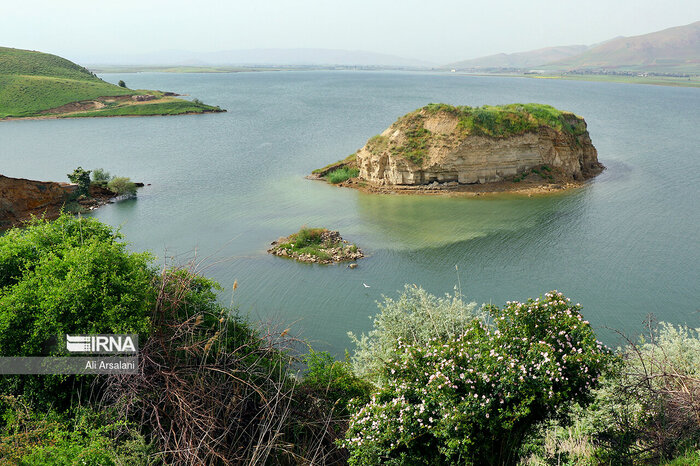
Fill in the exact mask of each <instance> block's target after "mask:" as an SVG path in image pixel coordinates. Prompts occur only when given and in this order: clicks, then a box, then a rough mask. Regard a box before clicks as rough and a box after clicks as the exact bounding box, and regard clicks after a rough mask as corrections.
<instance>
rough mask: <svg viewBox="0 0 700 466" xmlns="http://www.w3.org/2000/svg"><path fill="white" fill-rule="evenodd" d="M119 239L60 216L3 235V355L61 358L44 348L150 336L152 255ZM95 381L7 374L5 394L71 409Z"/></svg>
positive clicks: (90, 223) (0, 382) (0, 385)
mask: <svg viewBox="0 0 700 466" xmlns="http://www.w3.org/2000/svg"><path fill="white" fill-rule="evenodd" d="M120 239H121V235H120V234H119V233H117V232H115V231H113V230H112V228H111V227H109V226H107V225H104V224H102V223H100V222H98V221H97V220H94V219H89V218H87V219H86V218H75V217H73V216H70V215H63V216H61V217H59V218H58V219H57V220H55V221H54V222H46V221H40V220H36V221H34V222H33V223H32V224H30V225H29V226H27V227H26V228H23V229H19V228H15V229H11V230H9V231H7V232H6V233H5V234H4V235H3V236H1V237H0V355H1V356H40V355H44V354H49V355H51V354H58V353H56V351H57V349H51V348H50V347H46V345H47V343H49V342H51V341H52V340H58V341H62V340H63V338H64V334H66V333H69V334H71V333H77V334H81V333H138V334H140V335H142V336H145V335H147V334H148V332H149V331H150V325H149V322H150V320H149V315H150V309H151V306H152V305H153V287H152V283H153V279H154V274H153V271H152V270H151V268H150V267H149V265H148V263H149V261H150V259H151V256H150V255H148V254H142V253H130V252H129V251H128V250H127V248H126V244H125V243H123V242H121V241H120ZM89 380H90V379H89V378H88V377H81V376H76V377H73V376H61V375H46V376H22V375H17V376H4V377H2V379H0V391H1V392H2V393H12V394H24V395H26V396H27V398H28V399H29V400H32V401H33V402H34V401H36V402H38V403H46V404H49V403H54V405H55V406H56V407H57V408H59V407H65V406H67V403H68V401H69V400H70V397H71V395H72V394H74V393H77V392H78V391H79V390H78V388H79V387H80V386H81V384H82V383H87V382H88V381H89Z"/></svg>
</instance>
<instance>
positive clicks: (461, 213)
mask: <svg viewBox="0 0 700 466" xmlns="http://www.w3.org/2000/svg"><path fill="white" fill-rule="evenodd" d="M102 77H103V78H104V79H106V80H108V81H110V82H114V83H116V82H117V81H119V80H120V79H123V80H124V81H126V83H127V85H128V86H129V87H131V88H134V89H136V88H146V89H162V90H168V91H175V92H179V93H183V94H189V95H190V96H192V98H194V97H196V98H199V99H200V100H202V101H204V102H205V103H208V104H213V105H220V106H221V107H222V108H225V109H227V110H228V112H227V113H223V114H211V115H202V116H197V115H195V116H178V117H145V118H104V119H98V118H94V119H75V120H44V121H14V122H3V123H0V172H1V173H3V174H5V175H7V176H13V177H26V178H33V179H40V180H55V181H67V178H66V174H67V173H70V172H72V171H73V169H74V168H76V167H77V166H79V165H81V166H82V167H84V168H86V169H94V168H104V169H106V170H108V171H109V172H111V173H112V174H117V175H123V176H129V177H131V178H132V179H133V180H135V181H142V182H144V183H150V186H147V187H145V188H143V189H142V190H141V191H140V192H139V196H138V199H137V200H130V201H124V202H119V203H116V204H113V205H108V206H105V207H103V208H101V209H99V210H98V211H96V212H95V213H93V214H92V215H94V216H95V217H97V218H98V219H100V220H102V221H104V222H107V223H109V224H111V225H114V226H118V227H120V228H121V231H122V232H123V233H124V234H125V235H126V237H127V239H128V241H129V242H130V243H131V246H130V247H131V248H132V249H133V250H139V251H141V250H150V251H152V252H153V253H154V254H155V255H156V256H157V259H156V261H155V263H156V264H163V263H171V264H184V263H186V262H187V261H189V260H191V259H193V258H194V259H195V260H196V261H197V262H198V264H199V267H200V270H201V271H202V272H203V273H204V274H205V275H207V276H209V277H212V278H214V279H216V280H217V281H218V282H220V283H221V285H222V286H223V287H224V291H222V293H221V300H222V302H224V303H226V304H228V303H229V302H230V301H231V287H232V285H233V283H234V280H237V281H238V284H239V287H238V289H237V290H236V292H235V296H234V297H233V300H234V302H235V303H236V304H237V306H238V307H239V309H240V312H241V313H243V314H246V315H249V316H250V317H252V318H254V319H261V320H263V321H265V322H273V323H275V324H277V325H279V326H280V328H281V329H285V328H287V327H291V328H292V331H293V332H295V333H296V334H300V335H301V336H302V337H304V338H306V339H308V340H309V341H310V342H311V343H312V344H313V345H314V347H316V348H317V349H320V350H329V351H331V352H333V353H335V354H342V353H343V351H344V350H345V348H350V342H349V340H348V338H347V336H346V333H347V332H348V331H353V332H356V333H357V332H362V331H366V330H368V329H369V328H370V327H371V320H370V319H369V318H368V316H370V315H374V314H375V313H376V311H377V306H376V301H377V300H380V299H381V297H382V295H386V296H390V297H397V296H398V293H399V291H400V290H401V289H402V288H403V286H404V284H407V283H409V284H414V283H415V284H418V285H421V286H423V287H424V288H425V289H427V290H428V291H430V292H432V293H434V294H443V293H453V292H454V289H455V286H460V287H461V292H462V294H463V295H464V296H465V297H466V298H467V299H469V300H474V301H476V302H478V303H488V302H491V303H494V304H498V305H502V304H503V303H504V302H505V301H507V300H525V299H527V298H528V297H536V296H539V295H541V294H543V293H545V292H547V291H549V290H553V289H557V290H559V291H562V292H564V293H565V294H566V295H567V296H568V297H570V298H571V299H572V301H574V302H580V303H581V304H582V305H583V306H584V316H585V317H586V318H587V319H588V320H590V321H591V323H592V324H593V325H594V327H595V328H596V330H597V331H598V333H599V335H600V338H601V339H602V340H603V341H605V342H607V343H611V344H616V343H618V342H619V338H618V337H617V336H616V333H615V330H619V331H622V332H626V333H632V334H634V333H636V332H638V331H639V330H640V329H641V328H642V321H643V319H644V318H645V317H646V316H647V315H648V314H650V313H653V314H654V315H655V316H656V317H657V318H658V319H660V320H665V321H669V322H673V323H687V324H689V325H692V326H695V327H699V326H700V313H699V311H698V310H699V308H700V305H699V304H698V301H696V300H697V299H698V296H699V295H700V266H699V263H700V233H699V231H700V189H699V188H698V186H699V184H700V89H694V88H674V87H662V86H647V85H625V84H613V83H594V82H580V81H563V80H552V79H521V78H500V77H475V76H463V75H457V74H433V73H408V72H363V71H355V72H352V71H280V72H255V73H233V74H167V73H139V74H108V75H104V76H102ZM430 102H445V103H450V104H454V105H472V106H478V105H483V104H494V105H495V104H505V103H512V102H521V103H527V102H540V103H546V104H550V105H553V106H555V107H557V108H560V109H563V110H569V111H572V112H574V113H576V114H578V115H581V116H583V117H584V118H585V119H586V121H587V123H588V128H589V131H590V134H591V138H592V140H593V143H594V145H595V146H596V148H597V149H598V157H599V160H600V161H601V162H602V163H603V164H605V165H606V166H607V170H606V171H605V172H603V174H602V175H600V176H598V177H597V178H595V179H594V180H592V181H591V182H589V183H588V184H587V185H586V186H585V187H583V188H581V189H577V190H573V191H569V192H565V193H560V194H554V195H547V196H535V197H524V196H514V195H500V196H493V197H485V198H463V199H462V198H445V197H432V196H431V197H422V196H396V195H370V194H362V193H359V192H357V191H354V190H351V189H345V188H337V187H334V186H329V185H326V184H324V183H321V182H314V181H309V180H306V179H304V176H305V175H307V174H308V173H309V172H310V171H311V170H312V169H314V168H318V167H321V166H324V165H326V164H328V163H330V162H333V161H336V160H338V159H341V158H344V157H345V156H347V155H348V154H350V153H352V152H354V151H355V150H357V149H358V148H360V147H362V146H363V145H364V143H365V142H366V140H367V139H368V138H369V137H371V136H373V135H375V134H377V133H380V132H382V131H383V130H384V129H385V128H386V127H387V126H389V125H390V124H391V123H392V122H394V121H395V120H396V119H397V118H398V117H399V116H401V115H403V114H405V113H407V112H409V111H412V110H414V109H416V108H418V107H421V106H423V105H425V104H427V103H430ZM302 225H307V226H310V227H316V226H319V227H320V226H322V227H327V228H330V229H334V230H339V231H340V233H341V235H343V237H344V238H345V239H347V240H349V241H351V242H353V243H356V244H358V245H359V246H360V247H361V248H362V249H363V250H364V251H365V252H366V254H367V255H368V257H367V258H365V259H362V260H360V261H359V266H358V268H357V269H355V270H351V269H348V268H347V267H346V266H345V265H340V266H319V265H309V264H300V263H297V262H294V261H291V260H285V259H282V258H278V257H274V256H271V255H269V254H267V253H266V249H267V247H268V246H269V243H270V242H271V241H273V240H275V239H277V238H278V237H280V236H286V235H288V234H290V233H292V232H295V231H297V230H298V229H299V227H301V226H302ZM363 283H366V284H368V285H369V286H370V288H366V287H365V286H363Z"/></svg>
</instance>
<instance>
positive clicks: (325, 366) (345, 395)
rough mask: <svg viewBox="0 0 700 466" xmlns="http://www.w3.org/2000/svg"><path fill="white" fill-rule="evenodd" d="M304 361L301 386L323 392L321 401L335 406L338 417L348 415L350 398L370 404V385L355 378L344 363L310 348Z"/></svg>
mask: <svg viewBox="0 0 700 466" xmlns="http://www.w3.org/2000/svg"><path fill="white" fill-rule="evenodd" d="M303 361H304V363H306V367H307V369H306V373H305V374H304V378H303V379H302V382H301V386H302V387H305V388H307V389H310V390H311V391H313V392H315V393H322V394H323V398H325V399H327V400H330V402H331V403H333V404H334V405H336V406H337V407H338V408H339V410H340V412H341V414H343V415H347V414H348V412H347V406H348V403H349V402H350V400H352V399H356V400H358V401H360V402H362V403H366V402H368V401H369V393H370V391H371V390H372V388H373V387H372V384H370V383H369V382H367V381H365V380H364V379H361V378H359V377H358V376H356V375H355V374H354V373H353V371H352V364H350V362H348V361H347V360H346V361H336V360H335V359H334V358H333V356H331V355H330V354H328V353H326V352H316V351H314V350H313V349H310V350H309V354H307V355H306V356H304V358H303Z"/></svg>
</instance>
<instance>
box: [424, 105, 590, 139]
mask: <svg viewBox="0 0 700 466" xmlns="http://www.w3.org/2000/svg"><path fill="white" fill-rule="evenodd" d="M422 110H424V111H426V112H427V113H431V114H436V113H439V112H445V113H450V114H452V115H455V116H457V117H458V118H459V127H460V128H461V129H462V130H463V131H464V132H466V133H467V134H474V135H479V136H490V137H496V138H501V137H508V136H513V135H519V134H523V133H527V132H534V131H537V130H538V129H539V128H540V127H541V126H549V127H552V128H555V129H557V130H559V131H561V132H564V133H568V134H570V135H573V136H578V135H581V134H583V133H584V132H585V131H586V125H585V123H584V122H583V120H582V119H581V118H579V117H577V116H576V115H574V114H573V113H570V112H564V111H561V110H558V109H556V108H554V107H552V106H551V105H544V104H535V103H530V104H508V105H493V106H492V105H484V106H482V107H468V106H461V107H454V106H452V105H447V104H429V105H427V106H426V107H423V109H422Z"/></svg>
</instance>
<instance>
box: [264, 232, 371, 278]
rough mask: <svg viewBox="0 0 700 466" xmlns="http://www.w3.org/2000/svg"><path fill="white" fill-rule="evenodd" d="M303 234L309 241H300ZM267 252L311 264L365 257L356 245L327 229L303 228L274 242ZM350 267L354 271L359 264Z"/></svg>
mask: <svg viewBox="0 0 700 466" xmlns="http://www.w3.org/2000/svg"><path fill="white" fill-rule="evenodd" d="M302 232H305V235H304V236H305V237H307V238H309V239H305V240H302V239H300V236H299V235H300V233H302ZM300 243H301V244H300ZM267 252H268V253H270V254H272V255H275V256H279V257H287V258H290V259H295V260H298V261H299V262H308V263H311V264H336V263H338V262H345V261H355V260H357V259H361V258H363V257H365V255H364V253H363V252H362V251H361V250H360V249H359V248H358V247H357V246H356V245H354V244H350V243H348V242H347V241H345V240H344V239H343V238H342V237H341V236H340V233H339V232H337V231H331V230H327V229H325V228H323V229H321V228H314V229H305V228H302V230H300V232H299V233H294V234H291V235H289V236H287V237H283V238H279V239H278V240H277V241H273V242H272V243H271V247H270V248H269V249H268V250H267ZM348 267H350V268H352V269H354V268H356V267H357V264H350V266H348Z"/></svg>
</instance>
